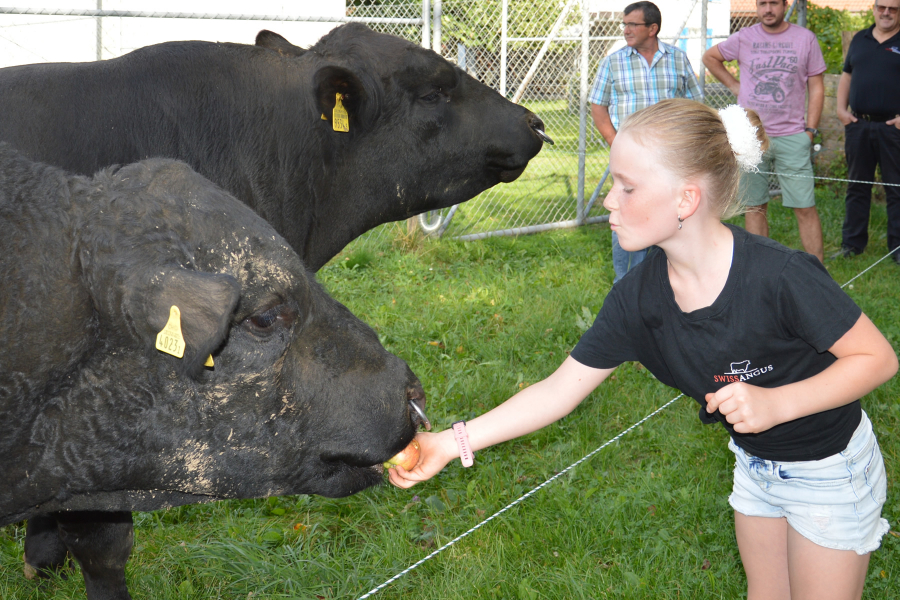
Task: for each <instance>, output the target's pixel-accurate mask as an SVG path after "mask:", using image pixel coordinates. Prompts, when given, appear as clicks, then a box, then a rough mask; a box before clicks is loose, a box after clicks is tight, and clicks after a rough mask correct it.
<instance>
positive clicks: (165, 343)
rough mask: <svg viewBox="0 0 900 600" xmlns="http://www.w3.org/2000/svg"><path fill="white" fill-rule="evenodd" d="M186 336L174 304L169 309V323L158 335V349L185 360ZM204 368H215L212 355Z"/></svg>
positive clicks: (178, 311)
mask: <svg viewBox="0 0 900 600" xmlns="http://www.w3.org/2000/svg"><path fill="white" fill-rule="evenodd" d="M184 347H185V344H184V336H183V335H181V311H180V310H178V307H177V306H175V305H174V304H173V305H172V308H170V309H169V322H168V323H166V326H165V327H163V328H162V331H160V332H159V333H157V334H156V349H157V350H159V351H160V352H165V353H166V354H171V355H172V356H174V357H176V358H184ZM203 366H204V367H214V366H215V363H214V362H213V357H212V354H210V355H209V357H208V358H207V359H206V362H205V363H203Z"/></svg>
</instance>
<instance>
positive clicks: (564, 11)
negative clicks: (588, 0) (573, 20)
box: [512, 0, 575, 104]
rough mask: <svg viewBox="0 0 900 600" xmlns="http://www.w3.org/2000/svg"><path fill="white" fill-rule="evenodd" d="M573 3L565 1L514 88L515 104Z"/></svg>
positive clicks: (573, 0) (557, 33)
mask: <svg viewBox="0 0 900 600" xmlns="http://www.w3.org/2000/svg"><path fill="white" fill-rule="evenodd" d="M574 4H575V0H569V1H568V2H566V6H565V8H563V9H562V11H561V12H560V13H559V18H557V19H556V23H554V24H553V27H552V28H551V29H550V33H548V34H547V37H546V38H545V39H544V43H543V44H542V45H541V49H540V50H539V51H538V54H537V56H536V57H535V59H534V62H533V63H531V68H530V69H528V72H527V73H525V77H524V78H523V79H522V83H521V84H520V85H519V89H518V90H516V94H515V95H514V96H513V98H512V101H513V102H515V103H516V104H518V103H519V100H521V99H522V96H523V95H524V94H525V88H527V87H528V84H529V83H531V80H532V79H533V78H534V74H535V73H537V70H538V67H539V66H540V65H541V60H543V58H544V55H545V54H547V49H548V48H549V47H550V44H552V43H553V41H554V40H555V39H556V36H557V35H559V30H560V28H561V27H562V26H563V23H565V21H566V17H567V16H568V15H569V11H570V10H571V9H572V6H574Z"/></svg>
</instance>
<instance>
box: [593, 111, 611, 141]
mask: <svg viewBox="0 0 900 600" xmlns="http://www.w3.org/2000/svg"><path fill="white" fill-rule="evenodd" d="M591 118H592V119H593V120H594V127H596V128H597V131H599V132H600V135H602V136H603V139H604V140H606V143H607V144H609V145H610V146H612V143H613V140H614V139H616V128H615V127H613V124H612V119H610V118H609V107H606V106H603V105H602V104H591Z"/></svg>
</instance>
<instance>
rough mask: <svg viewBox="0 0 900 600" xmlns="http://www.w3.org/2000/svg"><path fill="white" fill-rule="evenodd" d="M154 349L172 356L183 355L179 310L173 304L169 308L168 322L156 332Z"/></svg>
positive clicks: (181, 356) (180, 356)
mask: <svg viewBox="0 0 900 600" xmlns="http://www.w3.org/2000/svg"><path fill="white" fill-rule="evenodd" d="M156 349H157V350H159V351H160V352H165V353H166V354H171V355H172V356H175V357H178V358H183V357H184V336H182V335H181V311H180V310H178V307H177V306H175V305H174V304H173V305H172V308H171V309H170V310H169V322H168V323H166V326H165V327H163V328H162V331H160V332H159V333H157V334H156Z"/></svg>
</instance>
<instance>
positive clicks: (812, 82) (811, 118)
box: [806, 74, 825, 138]
mask: <svg viewBox="0 0 900 600" xmlns="http://www.w3.org/2000/svg"><path fill="white" fill-rule="evenodd" d="M806 89H807V90H809V104H808V108H807V111H806V126H807V127H812V128H813V129H816V128H817V127H818V126H819V120H820V119H821V118H822V107H823V106H824V105H825V75H824V74H819V75H815V76H814V77H810V78H809V79H807V80H806ZM807 133H809V132H807ZM809 136H810V138H812V137H813V136H812V134H811V133H809Z"/></svg>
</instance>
